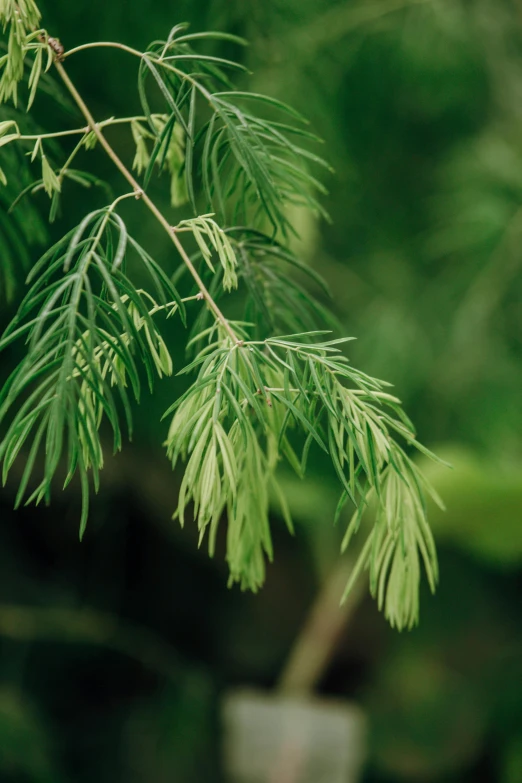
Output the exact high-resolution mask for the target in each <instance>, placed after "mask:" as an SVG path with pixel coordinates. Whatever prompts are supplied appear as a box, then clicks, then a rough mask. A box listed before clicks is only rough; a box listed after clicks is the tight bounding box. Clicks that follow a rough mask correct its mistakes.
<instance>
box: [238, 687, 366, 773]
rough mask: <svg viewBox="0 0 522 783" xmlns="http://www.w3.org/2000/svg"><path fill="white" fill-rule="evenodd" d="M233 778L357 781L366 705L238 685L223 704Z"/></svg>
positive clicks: (360, 762)
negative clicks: (268, 691) (297, 695)
mask: <svg viewBox="0 0 522 783" xmlns="http://www.w3.org/2000/svg"><path fill="white" fill-rule="evenodd" d="M222 716H223V728H224V767H225V772H226V777H225V779H226V781H227V783H357V781H359V780H360V779H361V772H362V765H363V762H364V757H365V752H366V720H365V716H364V714H363V712H362V711H361V709H360V708H359V707H358V706H357V705H355V704H351V703H350V702H345V701H342V700H341V699H323V698H315V697H295V696H288V695H278V694H277V693H273V694H271V693H263V692H258V691H253V690H236V691H231V692H229V693H228V694H227V696H226V697H225V699H224V702H223V707H222Z"/></svg>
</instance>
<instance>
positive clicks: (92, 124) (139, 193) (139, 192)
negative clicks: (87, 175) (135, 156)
mask: <svg viewBox="0 0 522 783" xmlns="http://www.w3.org/2000/svg"><path fill="white" fill-rule="evenodd" d="M98 45H100V44H98ZM113 45H114V44H113ZM119 48H122V49H129V47H125V46H123V45H119ZM71 51H74V50H71ZM131 52H132V53H133V54H136V52H135V50H131ZM55 67H56V70H57V71H58V74H59V75H60V78H61V79H62V81H63V83H64V84H65V86H66V88H67V90H68V91H69V93H70V94H71V96H72V98H73V99H74V101H75V103H76V105H77V106H78V108H79V109H80V111H81V112H82V114H83V116H84V117H85V119H86V120H87V123H88V125H89V128H90V129H91V130H92V131H93V133H94V134H95V136H96V138H97V139H98V141H99V142H100V144H101V146H102V147H103V149H104V150H105V152H106V153H107V155H108V156H109V158H110V159H111V160H112V162H113V163H114V165H115V166H116V168H117V169H118V170H119V171H120V172H121V174H122V175H123V176H124V177H125V179H126V180H127V182H128V183H129V184H130V186H131V187H132V189H133V191H134V193H135V196H136V198H141V199H142V200H143V202H144V203H145V205H146V206H147V207H148V209H149V210H150V212H152V214H153V215H154V217H155V218H156V220H157V221H158V223H160V225H161V226H162V227H163V228H164V229H165V231H166V232H167V234H168V235H169V237H170V239H171V241H172V243H173V244H174V246H175V247H176V250H177V251H178V253H179V255H180V256H181V258H182V260H183V262H184V263H185V265H186V267H187V268H188V270H189V272H190V274H191V275H192V277H193V278H194V280H195V282H196V284H197V286H198V288H199V290H200V291H201V293H202V295H203V297H204V298H205V301H206V302H207V304H208V306H209V307H210V309H211V310H212V312H213V313H214V315H215V317H216V319H217V320H218V321H219V322H220V323H221V324H222V326H223V328H224V329H225V331H226V332H227V334H228V336H229V337H230V339H231V340H232V342H233V343H234V344H236V345H237V344H240V343H241V341H240V340H239V339H238V338H237V336H236V334H235V332H234V330H233V329H232V327H231V326H230V324H229V323H228V320H227V319H226V318H225V316H224V315H223V313H222V312H221V310H220V309H219V307H218V306H217V304H216V302H215V301H214V299H213V298H212V296H211V295H210V292H209V290H208V289H207V287H206V285H205V284H204V282H203V280H202V279H201V277H200V276H199V273H198V271H197V269H196V268H195V266H194V264H193V263H192V261H191V260H190V258H189V256H188V255H187V252H186V251H185V248H184V247H183V245H182V244H181V242H180V240H179V239H178V237H177V235H176V232H175V230H174V228H173V227H172V226H171V225H170V224H169V222H168V220H167V219H166V217H165V216H164V215H163V213H162V212H161V211H160V210H159V209H158V207H157V206H156V204H155V203H154V202H153V201H152V199H150V198H149V196H148V195H147V194H146V193H145V192H144V190H143V189H142V188H141V186H140V184H139V182H138V181H137V180H136V179H135V178H134V177H133V175H132V174H131V172H130V171H129V169H128V168H127V166H126V165H125V164H124V163H123V161H122V160H121V159H120V157H119V156H118V155H117V154H116V152H115V150H114V149H113V148H112V147H111V145H110V144H109V142H108V141H107V139H106V138H105V136H104V135H103V133H102V132H101V130H100V128H99V126H98V124H97V123H96V120H95V119H94V117H93V116H92V114H91V112H90V111H89V108H88V106H87V105H86V103H85V102H84V100H83V98H82V97H81V95H80V94H79V92H78V90H77V89H76V87H75V86H74V84H73V83H72V81H71V79H70V78H69V76H68V74H67V72H66V70H65V68H64V67H63V65H62V64H61V62H59V61H58V60H55Z"/></svg>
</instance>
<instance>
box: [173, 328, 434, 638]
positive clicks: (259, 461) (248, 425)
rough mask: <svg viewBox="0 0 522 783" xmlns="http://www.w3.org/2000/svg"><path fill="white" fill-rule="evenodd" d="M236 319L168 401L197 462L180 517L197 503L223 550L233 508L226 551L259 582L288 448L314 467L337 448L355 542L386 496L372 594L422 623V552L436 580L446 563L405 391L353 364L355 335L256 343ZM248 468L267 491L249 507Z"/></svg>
mask: <svg viewBox="0 0 522 783" xmlns="http://www.w3.org/2000/svg"><path fill="white" fill-rule="evenodd" d="M235 329H236V330H237V332H238V333H239V334H241V335H242V336H243V338H244V341H243V342H241V343H239V344H232V343H231V341H230V339H229V338H227V337H224V336H220V334H219V332H217V331H216V329H212V330H209V332H208V334H207V335H202V338H206V339H208V340H209V343H208V345H206V346H205V347H203V348H202V350H201V352H200V354H199V356H198V357H197V359H196V360H195V361H194V362H192V364H191V365H189V366H188V367H187V368H186V371H192V370H193V369H195V368H199V374H198V378H197V381H196V382H195V383H194V384H193V386H191V387H190V389H189V390H188V392H187V393H186V394H185V396H184V397H182V398H181V399H180V400H179V401H178V402H177V403H175V404H174V405H173V406H172V408H171V409H170V410H169V411H168V413H170V412H172V411H174V417H173V420H172V423H171V427H170V431H169V438H168V441H167V449H168V453H169V456H170V458H171V459H172V461H173V464H174V465H175V464H176V462H177V460H178V459H179V458H180V457H181V458H183V459H186V460H187V468H186V472H185V476H184V479H183V483H182V487H181V491H180V497H179V505H178V514H179V516H180V518H181V520H182V521H183V520H184V517H185V509H186V506H187V504H188V503H189V502H190V501H192V502H193V503H194V517H195V518H196V519H197V521H198V527H199V530H200V534H201V536H202V535H203V534H204V533H205V531H206V530H207V528H208V529H209V531H210V550H211V551H213V549H214V541H215V535H216V531H217V527H218V524H219V521H220V519H221V516H222V514H223V512H224V509H225V508H227V512H228V513H227V518H228V530H229V534H228V538H227V559H228V561H229V563H230V564H232V563H233V564H235V565H234V569H232V567H231V578H232V579H233V580H238V581H240V582H241V583H242V584H244V585H249V586H256V585H257V584H258V579H259V575H260V573H261V570H260V565H259V563H260V558H261V555H262V554H263V552H264V553H265V554H266V555H267V556H269V557H270V556H271V547H270V543H269V542H270V537H269V528H268V505H267V504H266V503H262V502H261V501H260V500H259V497H258V495H259V496H260V497H264V493H265V492H266V488H267V485H268V484H269V482H270V481H272V479H273V473H274V470H275V467H276V465H277V463H278V461H279V459H280V458H282V457H285V458H286V459H287V460H288V461H289V463H290V464H291V465H292V467H293V468H294V469H295V470H296V471H297V472H298V474H299V475H301V476H302V475H304V472H305V469H306V462H307V458H308V453H309V450H310V448H311V446H313V445H314V444H315V445H316V446H318V447H319V448H321V449H322V450H323V451H324V452H325V453H326V454H328V455H329V457H330V459H331V461H332V465H333V468H334V469H335V471H336V473H337V475H338V477H339V480H340V482H341V484H342V487H343V494H342V496H341V501H340V507H341V506H342V505H343V504H344V503H345V502H346V500H347V499H350V500H351V501H352V502H353V504H354V505H355V506H356V508H357V511H356V513H355V515H354V518H353V520H352V522H351V523H350V527H349V529H348V534H347V537H346V538H345V543H346V545H347V543H348V540H349V538H350V537H351V535H352V534H353V533H354V532H356V531H357V529H358V527H359V523H360V521H361V517H362V514H363V512H364V511H365V509H366V508H367V507H368V505H369V502H370V500H371V498H372V497H374V498H375V503H376V508H377V511H376V515H375V516H376V521H375V523H374V526H373V528H372V530H371V532H370V534H369V536H368V539H367V542H366V544H365V545H364V547H363V549H362V552H361V555H360V557H359V560H358V563H357V565H356V567H355V572H354V573H355V575H356V574H357V573H358V572H359V571H360V570H361V569H362V568H366V567H368V568H369V569H370V585H371V589H372V592H374V593H375V594H377V593H378V594H379V602H380V604H383V605H384V608H385V612H386V615H387V616H388V618H389V619H390V621H391V622H392V623H393V624H396V625H397V626H398V627H400V628H402V627H409V626H411V624H412V623H413V622H414V621H415V619H416V617H417V612H416V608H417V605H416V603H415V601H416V600H417V598H416V596H417V594H418V584H419V579H420V565H419V560H420V559H422V561H423V563H424V567H425V569H426V571H427V573H428V578H429V582H430V585H431V586H432V588H434V586H435V583H436V580H437V562H436V556H435V550H434V546H433V540H432V538H431V533H430V530H429V527H428V525H427V521H426V516H425V503H424V491H425V489H426V486H424V485H423V483H422V479H421V477H420V474H419V472H418V469H417V468H416V467H415V466H414V464H413V463H412V462H411V460H410V459H409V458H408V457H407V455H406V453H405V451H404V449H403V447H402V446H401V445H400V444H399V443H398V442H397V440H396V436H400V438H402V439H403V440H404V441H406V443H407V444H412V445H415V446H417V447H418V448H420V449H421V450H423V447H421V446H420V445H419V444H418V443H417V441H416V439H415V433H414V431H413V428H412V426H411V423H410V422H409V420H408V419H407V417H406V416H405V414H404V413H403V411H402V409H401V407H400V402H399V400H398V399H397V398H395V397H393V396H392V395H390V394H389V393H388V392H386V391H384V388H385V387H386V386H388V384H385V383H384V382H382V381H379V380H377V379H375V378H372V377H370V376H368V375H365V374H364V373H361V372H360V371H358V370H356V369H354V368H352V367H351V366H350V364H349V362H348V359H347V358H346V357H345V356H344V355H343V354H341V353H340V350H339V348H338V346H339V344H342V343H345V342H346V339H341V340H324V339H321V338H322V337H323V335H324V333H321V332H319V333H318V332H314V333H308V334H301V335H290V336H288V337H278V338H268V339H266V340H264V341H260V342H259V341H248V339H247V338H246V334H245V333H244V331H243V328H242V327H241V325H235ZM299 452H300V454H299ZM268 454H270V455H271V456H270V457H268ZM252 461H255V464H256V465H257V467H256V468H255V469H254V468H253V465H252ZM247 468H248V470H249V474H250V475H251V476H252V478H253V483H250V484H248V485H247V490H246V491H247V492H249V493H250V495H251V498H250V500H251V501H252V503H254V500H253V498H254V497H256V498H257V499H256V501H255V503H254V506H250V505H249V506H248V507H249V509H250V511H249V514H246V512H245V503H250V501H249V500H247V499H246V498H244V497H242V495H241V493H242V492H243V491H245V489H244V487H245V485H244V477H243V471H244V470H245V469H247ZM254 507H255V509H256V511H255V513H254V510H253V509H254ZM261 512H263V513H261ZM237 530H243V533H244V535H243V536H242V537H241V536H238V535H237ZM231 531H236V533H235V534H234V533H231ZM245 539H248V540H250V541H251V542H256V545H255V546H254V545H253V544H252V548H251V549H249V553H250V555H249V557H246V556H245V555H244V552H243V550H242V548H241V546H242V543H241V542H243V543H244V540H245ZM238 548H239V549H238ZM419 553H420V558H419ZM238 563H240V564H241V567H240V568H239V569H238V565H237V564H238ZM349 587H350V585H349Z"/></svg>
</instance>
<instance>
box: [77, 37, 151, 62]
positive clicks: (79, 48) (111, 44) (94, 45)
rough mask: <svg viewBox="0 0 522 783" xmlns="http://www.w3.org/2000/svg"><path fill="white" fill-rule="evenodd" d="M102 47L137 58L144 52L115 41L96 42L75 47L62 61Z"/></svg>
mask: <svg viewBox="0 0 522 783" xmlns="http://www.w3.org/2000/svg"><path fill="white" fill-rule="evenodd" d="M100 46H101V47H105V48H110V49H122V50H123V51H124V52H128V53H129V54H134V55H136V56H137V57H143V53H142V52H139V51H138V50H137V49H133V48H132V47H131V46H126V45H125V44H122V43H116V42H114V41H95V42H93V43H86V44H81V46H75V47H74V49H68V50H67V51H66V52H65V54H64V55H63V56H62V59H64V60H65V58H66V57H70V56H71V54H76V52H83V51H84V50H85V49H97V48H98V47H100Z"/></svg>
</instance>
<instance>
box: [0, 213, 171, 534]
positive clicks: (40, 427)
mask: <svg viewBox="0 0 522 783" xmlns="http://www.w3.org/2000/svg"><path fill="white" fill-rule="evenodd" d="M129 247H130V248H132V249H133V250H134V251H135V253H136V255H137V256H138V258H139V259H140V260H141V262H142V264H143V265H144V267H145V268H146V270H147V271H148V273H149V275H150V278H151V280H152V282H153V285H154V288H155V291H156V295H157V297H158V300H159V301H160V302H161V303H163V304H166V303H167V302H170V301H171V300H173V303H172V305H171V307H174V308H178V307H181V308H183V304H182V303H181V301H180V300H179V296H178V294H177V292H176V290H175V289H174V287H173V286H172V284H171V282H170V281H169V279H168V278H167V276H166V275H165V273H164V272H163V271H162V270H161V268H160V267H159V266H158V265H157V264H156V262H155V261H154V260H153V259H152V258H151V257H150V256H149V255H148V254H147V253H146V251H145V250H144V249H143V248H141V246H140V245H138V243H137V242H136V241H135V240H134V239H132V237H130V236H129V235H128V233H127V229H126V227H125V225H124V223H123V221H122V220H121V218H120V217H119V215H118V214H117V213H116V212H115V211H114V208H113V205H111V207H107V208H104V209H101V210H97V211H95V212H92V213H91V214H89V215H87V216H86V217H85V218H84V219H83V221H82V222H81V223H80V224H79V226H78V227H77V228H75V229H73V230H72V231H70V232H69V233H68V234H66V235H65V236H64V237H63V238H62V239H61V240H59V242H57V243H56V244H55V245H54V246H53V247H52V248H51V249H50V250H48V251H47V252H46V253H45V254H44V256H42V258H41V259H40V261H39V262H38V263H37V264H36V266H35V267H34V268H33V269H32V271H31V274H30V276H29V282H31V283H32V285H31V287H30V289H29V291H28V292H27V294H26V296H25V298H24V300H23V301H22V303H21V305H20V308H19V310H18V313H17V315H16V317H15V318H14V319H13V321H12V322H11V324H10V325H9V327H8V329H7V330H6V332H5V334H4V336H3V338H2V340H1V341H0V350H1V349H4V348H5V347H6V346H7V345H9V344H10V343H11V342H13V341H14V340H17V339H19V338H25V341H26V344H27V353H26V355H25V357H24V358H23V360H22V361H21V363H20V364H19V365H18V366H17V367H16V368H15V370H14V371H13V372H12V373H11V375H10V377H9V379H8V381H7V382H6V384H5V385H4V387H3V389H2V392H1V394H0V423H1V422H4V421H5V420H6V419H7V420H8V425H7V429H6V433H5V435H4V437H3V440H2V442H1V444H0V458H2V459H3V481H4V482H5V481H6V479H7V475H8V473H9V471H10V469H11V467H12V465H13V463H14V461H15V459H16V457H17V455H18V454H19V452H20V451H21V450H22V449H23V448H24V446H25V445H26V444H28V445H29V444H30V446H29V452H28V456H27V458H26V462H25V468H24V471H23V475H22V478H21V481H20V486H19V490H18V494H17V497H16V505H17V506H18V505H19V504H20V503H21V502H22V501H23V500H24V499H25V495H26V490H27V487H28V485H29V482H30V479H31V475H32V473H33V470H34V469H35V465H36V464H37V457H38V454H39V452H40V451H41V452H42V453H43V459H44V466H43V476H42V477H41V480H40V482H39V483H38V485H37V487H36V488H35V489H34V490H33V491H32V492H31V493H30V494H29V496H28V498H27V502H28V503H29V502H31V501H36V502H39V501H41V500H42V499H45V500H47V501H48V500H49V499H50V492H51V483H52V480H53V477H54V475H55V473H56V472H57V470H58V469H59V467H60V464H61V461H62V459H63V458H65V460H66V463H67V474H66V478H65V482H64V486H66V485H67V484H68V483H69V482H70V481H71V479H72V478H73V476H74V475H75V473H78V474H79V476H80V481H81V487H82V515H81V524H80V535H83V531H84V529H85V525H86V521H87V514H88V498H89V486H88V472H89V470H92V474H93V480H94V487H95V489H96V490H97V488H98V485H99V471H100V469H101V468H102V467H103V451H102V445H101V439H100V427H101V424H102V420H103V419H106V420H107V421H108V422H109V425H110V427H111V428H112V432H113V443H114V449H115V450H117V449H120V448H121V442H122V436H121V426H120V418H121V415H122V412H123V415H124V418H125V420H126V423H127V427H128V429H129V431H131V429H132V421H131V409H130V400H129V394H131V395H132V396H134V397H135V398H136V399H139V396H140V386H141V381H140V372H141V370H140V368H141V367H144V369H145V372H146V375H147V378H148V381H149V385H151V386H152V382H153V378H154V375H155V374H158V375H160V376H161V375H162V374H170V372H171V371H172V362H171V359H170V356H169V353H168V350H167V348H166V346H165V344H164V342H163V340H162V338H161V336H160V334H159V332H158V330H157V327H156V325H155V323H154V321H153V319H152V318H151V316H150V314H149V309H150V304H151V300H152V298H151V297H150V296H149V295H143V293H142V292H140V291H139V290H137V289H136V288H135V286H134V284H133V283H132V281H131V280H130V278H129V277H128V276H127V274H126V272H125V256H126V253H127V250H128V249H129ZM152 302H153V304H154V300H152Z"/></svg>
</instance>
